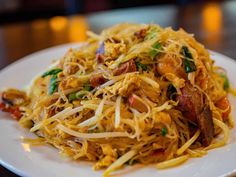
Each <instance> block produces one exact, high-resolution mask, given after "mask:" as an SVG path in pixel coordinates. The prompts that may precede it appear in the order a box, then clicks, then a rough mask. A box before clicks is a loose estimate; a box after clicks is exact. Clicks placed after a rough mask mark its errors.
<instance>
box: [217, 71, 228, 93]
mask: <svg viewBox="0 0 236 177" xmlns="http://www.w3.org/2000/svg"><path fill="white" fill-rule="evenodd" d="M219 76H220V77H222V78H223V79H224V90H228V89H229V87H230V84H229V79H228V77H227V75H226V74H224V73H220V74H219Z"/></svg>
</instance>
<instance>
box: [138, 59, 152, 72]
mask: <svg viewBox="0 0 236 177" xmlns="http://www.w3.org/2000/svg"><path fill="white" fill-rule="evenodd" d="M135 64H136V67H137V68H138V70H142V71H148V70H149V68H148V66H147V65H145V64H143V63H141V62H140V61H136V62H135Z"/></svg>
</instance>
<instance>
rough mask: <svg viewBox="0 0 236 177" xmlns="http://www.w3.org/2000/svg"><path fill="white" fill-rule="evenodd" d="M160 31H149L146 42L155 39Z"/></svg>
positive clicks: (154, 29)
mask: <svg viewBox="0 0 236 177" xmlns="http://www.w3.org/2000/svg"><path fill="white" fill-rule="evenodd" d="M158 31H159V30H158V29H157V28H152V29H151V30H149V32H148V34H147V35H146V36H145V38H144V40H149V39H153V38H155V37H156V36H157V33H158Z"/></svg>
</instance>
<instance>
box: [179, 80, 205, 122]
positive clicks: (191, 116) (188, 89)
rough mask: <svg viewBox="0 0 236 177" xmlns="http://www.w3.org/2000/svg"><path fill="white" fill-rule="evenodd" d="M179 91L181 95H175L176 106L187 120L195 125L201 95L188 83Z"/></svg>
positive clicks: (201, 98) (199, 108)
mask: <svg viewBox="0 0 236 177" xmlns="http://www.w3.org/2000/svg"><path fill="white" fill-rule="evenodd" d="M181 92H182V95H178V96H177V100H178V101H179V103H178V107H177V108H178V110H180V111H181V112H182V114H183V116H184V117H185V118H187V119H188V121H190V122H191V123H193V124H195V125H197V114H198V113H199V112H200V111H201V107H202V102H203V96H202V94H201V93H199V91H198V90H197V89H195V88H194V87H193V86H192V85H191V84H189V83H186V85H185V87H183V88H182V89H181Z"/></svg>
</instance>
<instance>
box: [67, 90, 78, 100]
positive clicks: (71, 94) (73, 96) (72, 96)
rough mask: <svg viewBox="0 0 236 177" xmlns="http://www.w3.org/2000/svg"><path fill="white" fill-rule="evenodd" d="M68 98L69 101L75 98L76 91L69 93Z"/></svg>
mask: <svg viewBox="0 0 236 177" xmlns="http://www.w3.org/2000/svg"><path fill="white" fill-rule="evenodd" d="M68 99H69V101H70V102H71V101H74V100H76V99H77V97H76V92H75V93H70V94H69V96H68Z"/></svg>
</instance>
